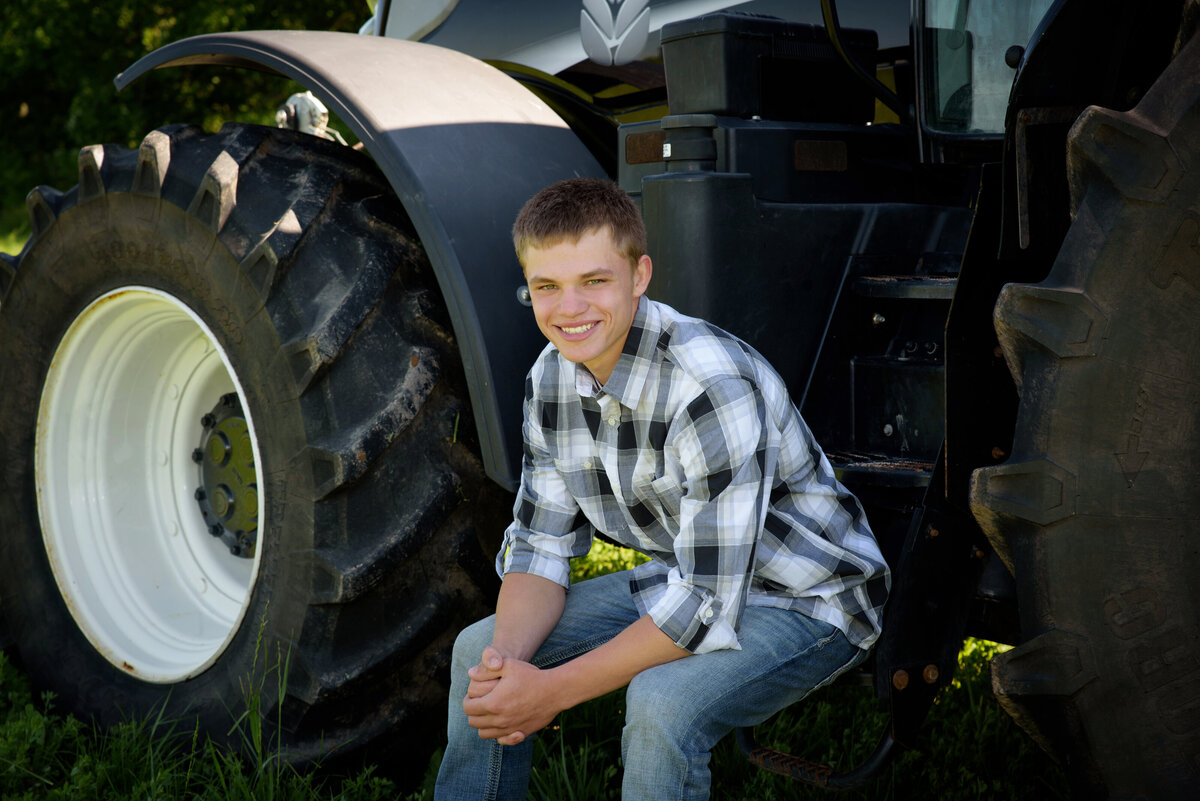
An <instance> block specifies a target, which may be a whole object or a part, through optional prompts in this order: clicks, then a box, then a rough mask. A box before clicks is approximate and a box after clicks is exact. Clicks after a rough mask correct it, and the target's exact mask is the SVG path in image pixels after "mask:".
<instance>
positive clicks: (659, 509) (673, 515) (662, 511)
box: [633, 473, 683, 528]
mask: <svg viewBox="0 0 1200 801" xmlns="http://www.w3.org/2000/svg"><path fill="white" fill-rule="evenodd" d="M633 494H634V495H635V496H636V497H637V499H638V501H639V502H641V503H642V504H644V505H645V506H646V507H647V508H649V509H650V511H651V513H653V515H654V517H655V518H656V519H657V520H658V521H659V522H663V523H665V522H666V521H668V520H671V521H674V520H678V519H679V501H680V499H681V498H682V497H683V487H682V486H680V483H679V482H678V481H676V480H675V477H674V476H672V475H671V474H670V473H664V474H663V475H661V476H654V475H653V474H649V475H646V476H637V475H635V476H634V479H633ZM672 528H674V527H672Z"/></svg>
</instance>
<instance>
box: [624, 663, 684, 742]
mask: <svg viewBox="0 0 1200 801" xmlns="http://www.w3.org/2000/svg"><path fill="white" fill-rule="evenodd" d="M686 695H687V694H686V693H685V692H681V691H680V690H679V688H668V687H662V686H660V685H659V684H657V683H655V682H653V681H650V680H647V679H646V677H645V675H644V674H643V675H639V676H635V677H634V679H633V681H632V682H630V683H629V687H628V689H627V690H626V692H625V729H624V732H623V734H622V738H623V739H625V740H628V741H631V742H638V741H640V742H643V743H658V744H668V743H670V744H672V745H673V746H674V747H675V748H681V747H682V746H683V741H685V740H686V739H688V738H689V737H690V736H691V735H692V734H693V733H694V732H692V731H691V729H692V718H693V712H694V710H691V709H690V708H689V707H688V706H687V704H686V702H685V698H686Z"/></svg>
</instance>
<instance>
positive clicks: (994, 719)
mask: <svg viewBox="0 0 1200 801" xmlns="http://www.w3.org/2000/svg"><path fill="white" fill-rule="evenodd" d="M634 561H636V560H634V559H631V557H630V555H629V554H628V552H625V551H622V550H620V549H617V548H613V547H611V546H608V545H604V544H603V543H599V544H597V546H596V548H594V549H593V553H592V554H591V555H590V556H589V557H588V558H587V559H584V560H577V564H576V567H575V577H576V578H577V579H579V578H584V577H586V576H589V575H595V574H597V573H603V572H607V571H609V570H614V569H621V568H625V567H629V566H631V565H632V564H633V562H634ZM998 648H999V646H996V645H994V644H991V643H985V642H981V641H974V640H972V641H968V643H967V645H966V647H965V648H964V649H963V651H962V653H961V654H960V657H959V669H958V672H957V674H956V676H955V679H954V681H953V683H952V686H950V687H948V688H947V689H946V690H945V691H943V693H942V694H941V695H940V696H939V697H938V699H937V702H936V703H935V705H934V708H933V710H932V712H931V713H930V715H929V717H928V719H927V721H926V723H925V726H924V728H923V729H922V731H921V735H920V739H919V742H918V743H916V746H915V748H913V749H911V750H906V751H904V752H902V753H901V754H900V755H899V756H898V757H897V758H896V759H895V760H894V761H893V763H892V764H891V765H890V766H889V767H888V768H887V769H885V770H884V771H883V773H882V775H881V776H880V777H878V778H877V779H876V780H875V781H874V782H872V783H871V784H869V785H867V786H866V787H864V788H863V789H862V790H859V791H851V792H846V793H837V794H834V793H830V792H828V791H822V790H819V789H814V788H809V787H806V786H804V785H801V784H798V783H796V782H794V781H792V780H790V779H786V778H783V777H780V776H776V775H774V774H770V773H767V772H765V771H762V770H759V769H757V768H755V767H753V766H751V765H750V764H749V763H747V762H746V760H745V759H744V758H743V757H742V756H741V754H740V752H739V751H738V749H737V747H736V745H735V743H734V742H733V738H732V737H730V738H726V740H724V741H722V742H721V743H720V744H719V745H718V747H717V748H716V749H715V750H714V753H713V761H712V772H713V790H712V798H713V799H718V800H719V801H775V800H776V799H832V798H837V799H854V800H855V801H857V799H939V801H944V800H945V799H980V800H985V799H1038V800H1039V801H1041V799H1056V798H1065V797H1066V796H1067V792H1066V787H1065V783H1064V780H1063V778H1062V774H1061V772H1060V771H1059V770H1058V768H1057V767H1056V766H1055V765H1054V763H1053V762H1051V761H1050V759H1049V758H1048V757H1047V756H1045V755H1044V754H1043V753H1042V752H1041V751H1040V750H1038V749H1037V747H1036V746H1034V745H1033V744H1032V742H1031V741H1029V739H1028V738H1026V737H1025V736H1024V735H1023V734H1022V733H1021V732H1020V731H1019V730H1018V729H1017V727H1016V726H1015V725H1014V724H1013V723H1012V721H1011V720H1009V718H1008V717H1007V716H1006V715H1005V714H1004V713H1003V711H1002V710H1001V709H1000V707H999V705H998V704H997V702H996V700H995V698H993V696H992V694H991V692H990V690H989V679H988V666H987V661H988V659H990V657H991V656H992V655H993V654H994V653H995V652H996V650H997V649H998ZM256 675H258V678H257V679H255V681H256V682H260V683H257V684H251V685H248V686H247V687H246V702H247V708H248V711H247V712H246V714H244V715H242V716H241V717H238V718H237V719H236V720H232V721H231V732H233V734H234V739H235V740H239V739H240V741H241V742H242V744H243V747H242V748H241V749H240V750H239V751H232V750H230V749H228V748H226V747H224V746H222V745H218V744H216V743H215V742H213V741H211V740H209V739H208V738H207V737H206V736H204V735H203V734H201V733H200V732H198V731H196V730H194V729H187V728H186V727H182V726H181V725H180V724H178V723H176V722H173V721H170V720H166V719H164V718H163V717H162V716H151V717H149V718H147V719H145V720H130V721H128V722H125V723H122V724H120V725H118V726H115V727H112V728H110V729H108V730H106V731H100V730H97V729H96V728H94V727H92V726H90V725H87V724H84V723H82V722H80V721H79V720H78V719H76V718H74V717H72V716H70V715H64V714H60V713H58V712H57V711H56V710H55V708H54V699H53V697H52V696H49V695H43V696H40V697H38V696H35V695H34V694H33V692H32V691H31V689H30V685H29V681H28V679H27V678H26V677H25V676H24V675H23V674H22V673H21V672H20V671H19V670H17V668H16V667H14V665H12V664H11V663H10V662H9V661H8V660H7V659H6V658H5V657H4V655H3V654H0V798H3V799H6V801H7V800H8V799H13V801H18V800H20V801H26V800H28V801H33V800H34V799H55V800H57V799H62V801H67V799H70V800H71V801H87V800H88V799H97V801H98V800H99V799H133V798H136V799H140V800H146V801H157V800H158V799H162V800H163V801H167V800H168V799H171V800H172V801H173V800H174V799H181V798H188V799H199V800H200V801H208V799H212V800H213V801H217V799H220V800H221V801H226V800H227V799H263V801H267V800H268V799H269V800H270V801H308V800H309V799H331V801H332V800H335V799H336V801H375V800H376V799H385V798H386V799H396V798H399V799H407V801H426V800H427V799H432V797H433V790H432V786H433V779H434V777H435V776H436V772H437V766H438V764H439V760H440V754H435V755H434V757H433V758H432V759H431V760H430V763H429V766H428V769H427V771H426V774H425V776H424V779H423V781H422V783H421V785H420V787H418V788H410V789H409V790H407V791H404V790H403V788H400V787H397V786H396V785H395V783H393V782H392V781H391V780H389V779H387V778H383V777H381V776H379V775H377V774H376V772H375V771H374V770H373V769H368V770H365V771H363V772H361V773H359V774H357V775H353V776H348V777H347V776H343V777H338V776H327V775H324V774H319V773H315V772H302V771H299V770H297V769H296V768H294V767H293V766H292V765H291V764H290V763H288V762H287V761H286V760H285V759H283V758H282V754H281V752H280V750H279V748H278V747H277V745H276V744H275V743H273V742H271V741H270V739H269V737H268V735H267V734H266V733H265V731H264V729H263V728H262V726H261V724H260V721H259V717H258V714H257V706H256V704H257V699H258V698H259V697H260V692H261V689H262V687H263V686H264V685H263V684H261V682H263V681H275V682H277V683H279V685H280V686H281V687H282V686H283V685H286V681H287V660H286V658H281V659H278V660H277V666H276V667H273V668H271V669H268V670H265V671H258V672H257V673H256ZM622 703H623V695H622V694H621V693H620V692H616V693H612V694H609V695H607V696H604V697H603V698H598V699H596V700H594V701H591V702H589V703H586V704H582V705H581V706H578V707H576V708H574V709H570V710H568V711H566V712H564V713H563V714H561V715H560V716H559V718H558V719H557V720H556V721H555V723H554V724H553V725H551V726H550V727H548V728H547V729H546V730H544V731H543V732H541V733H540V735H539V737H538V739H537V741H536V745H535V762H534V765H535V767H534V772H533V774H532V777H531V781H530V792H529V798H530V799H533V800H534V801H567V800H569V799H576V800H578V801H592V800H593V799H617V798H619V796H620V729H621V719H622ZM886 719H887V718H886V714H885V711H884V710H883V709H882V708H881V705H880V702H879V701H877V700H876V699H875V697H874V694H873V693H872V692H871V691H870V690H868V689H866V688H862V687H858V686H851V685H841V684H839V685H835V686H833V687H830V688H827V689H825V690H822V691H820V692H819V693H817V694H816V695H814V696H813V697H812V698H810V699H808V700H806V701H805V702H804V703H801V704H797V705H795V706H793V707H790V708H788V709H786V710H784V711H783V712H781V713H780V714H778V715H777V716H776V717H775V718H774V719H772V720H770V721H768V722H767V724H765V725H763V726H760V727H759V728H758V730H757V732H756V736H757V738H758V740H759V742H761V743H763V744H765V745H770V746H772V747H775V748H778V749H780V750H784V751H788V752H790V753H794V754H797V755H799V756H803V757H805V758H808V759H811V760H815V761H819V762H823V763H826V764H830V765H833V766H834V767H835V768H837V769H839V770H846V769H849V768H850V767H853V766H854V765H855V764H857V763H858V762H859V761H861V760H862V759H864V758H865V757H866V756H867V755H868V754H869V753H870V751H871V750H872V748H873V746H874V744H875V742H876V739H877V738H878V736H879V734H880V732H881V731H882V728H883V726H884V724H885V722H886ZM406 792H407V793H408V794H407V795H406Z"/></svg>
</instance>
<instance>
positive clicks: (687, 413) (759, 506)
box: [647, 379, 775, 653]
mask: <svg viewBox="0 0 1200 801" xmlns="http://www.w3.org/2000/svg"><path fill="white" fill-rule="evenodd" d="M764 420H765V408H764V403H763V399H762V396H761V394H760V393H759V392H758V390H757V388H756V387H754V386H753V385H752V384H750V383H749V382H747V381H745V380H743V379H725V380H722V381H720V382H718V383H716V384H713V385H711V386H709V387H707V388H706V389H705V391H704V392H703V393H702V394H700V395H699V396H697V397H696V398H695V399H694V400H693V401H691V402H690V403H689V404H687V406H686V407H685V408H684V409H682V410H681V411H680V413H679V415H678V416H677V418H676V419H675V420H674V421H673V425H672V436H671V439H670V441H669V443H668V458H677V459H678V467H679V470H680V472H681V473H682V475H683V477H684V480H683V483H682V485H681V493H682V494H681V497H680V499H679V505H678V508H679V533H678V535H677V536H676V538H675V543H674V554H675V558H676V560H677V563H678V564H677V566H674V567H672V568H671V569H670V570H669V571H667V572H666V575H665V577H663V576H662V575H661V574H660V575H659V577H658V579H657V582H656V583H657V584H658V585H659V586H658V587H656V588H655V590H656V591H655V592H653V593H650V595H652V597H653V598H654V600H653V602H652V603H651V604H650V605H649V606H648V608H647V613H648V614H649V615H650V617H651V618H652V619H653V620H654V623H655V625H657V626H658V627H659V628H660V629H661V630H662V631H663V632H664V633H665V634H666V635H667V636H669V637H670V638H671V639H672V640H673V641H674V642H675V644H676V645H678V646H679V647H681V648H683V649H685V650H687V651H690V652H692V653H705V652H708V651H715V650H720V649H726V648H730V649H738V648H740V646H739V645H738V639H737V629H738V626H739V624H740V622H741V616H742V612H743V610H744V609H745V605H746V594H747V592H748V590H749V586H750V579H751V576H752V574H753V569H754V551H755V543H756V542H757V540H758V532H759V531H760V530H761V527H762V523H763V519H764V518H765V515H766V509H767V504H768V502H769V498H768V492H769V487H770V486H771V476H772V474H773V471H774V463H775V453H774V449H773V445H772V443H771V442H770V436H769V428H768V427H767V426H765V425H764ZM664 583H665V586H663V584H664Z"/></svg>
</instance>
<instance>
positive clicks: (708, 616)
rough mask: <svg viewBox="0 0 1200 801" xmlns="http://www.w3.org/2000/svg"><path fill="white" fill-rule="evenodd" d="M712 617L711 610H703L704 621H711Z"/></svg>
mask: <svg viewBox="0 0 1200 801" xmlns="http://www.w3.org/2000/svg"><path fill="white" fill-rule="evenodd" d="M712 616H713V611H712V610H711V609H705V610H704V619H705V620H712Z"/></svg>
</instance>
